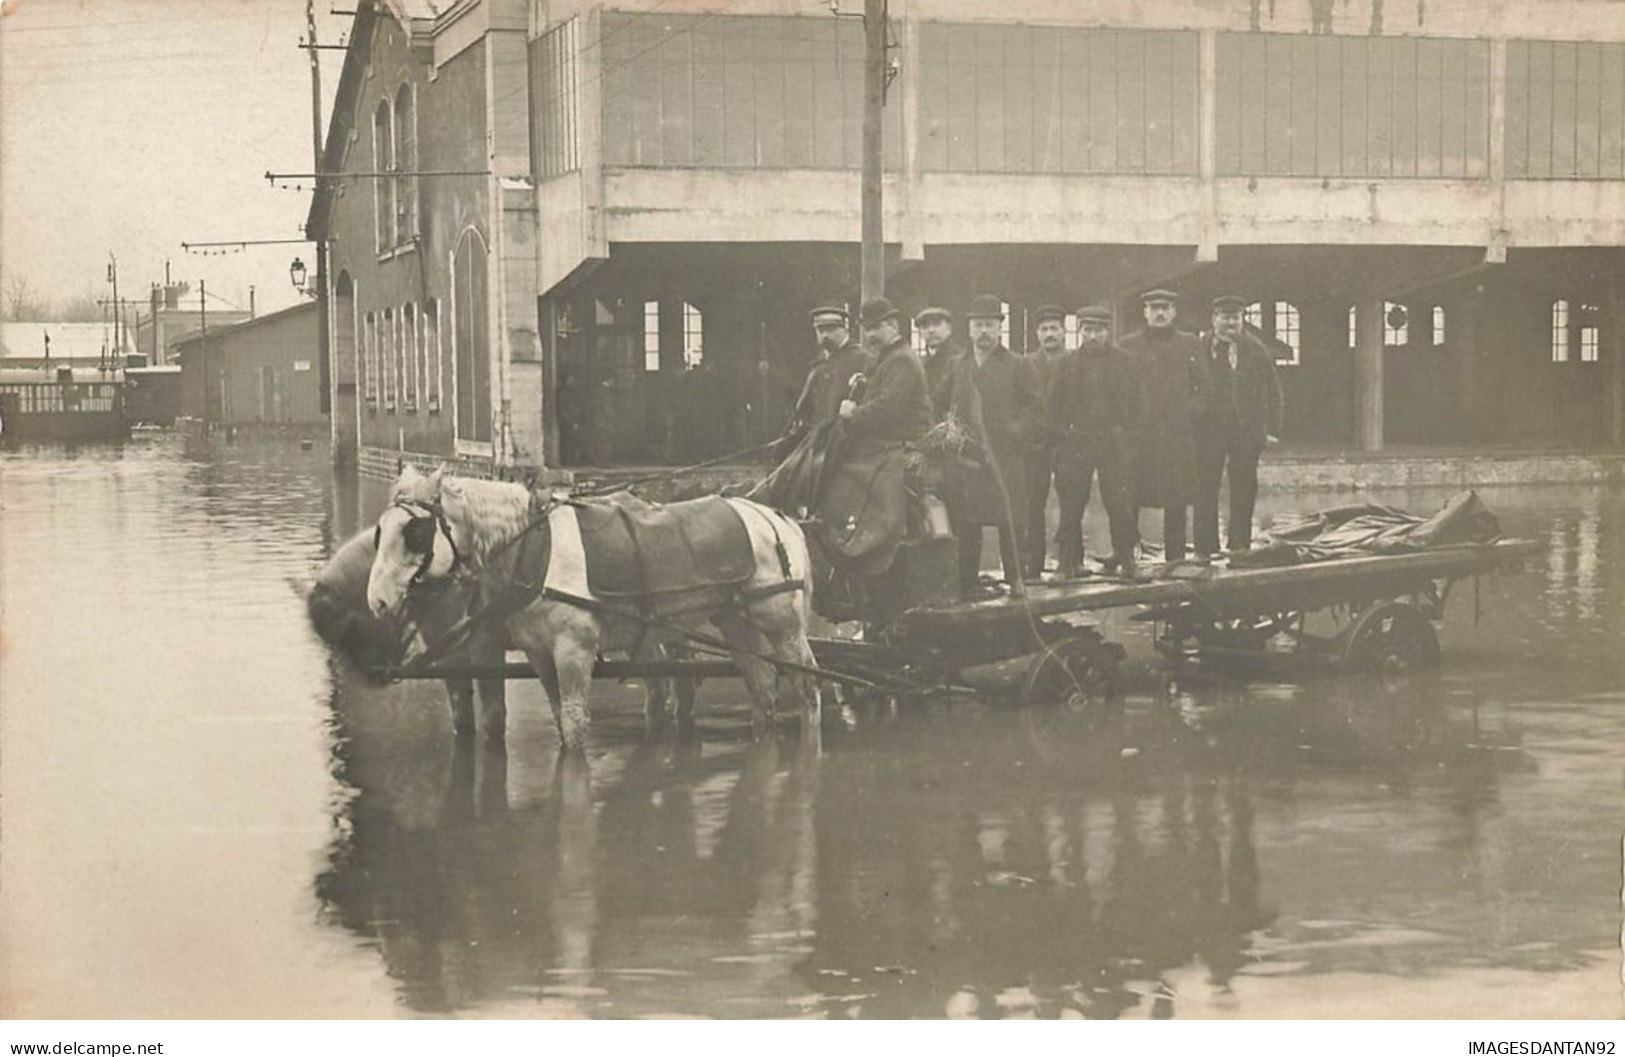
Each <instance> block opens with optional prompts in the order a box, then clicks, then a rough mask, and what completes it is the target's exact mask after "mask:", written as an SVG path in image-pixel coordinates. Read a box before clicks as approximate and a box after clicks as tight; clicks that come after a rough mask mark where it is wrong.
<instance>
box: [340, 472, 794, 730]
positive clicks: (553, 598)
mask: <svg viewBox="0 0 1625 1057" xmlns="http://www.w3.org/2000/svg"><path fill="white" fill-rule="evenodd" d="M726 502H727V503H728V504H729V505H730V506H732V507H733V508H734V510H735V511H736V512H737V513H738V515H739V517H740V520H741V521H743V523H744V525H745V529H746V532H747V533H748V536H749V540H750V546H751V550H752V558H753V565H752V569H753V571H752V572H751V574H750V576H749V578H748V579H747V580H745V581H744V582H743V583H741V584H738V585H733V586H705V587H694V588H688V589H684V590H680V591H671V592H667V593H663V594H659V595H652V596H643V597H640V598H638V599H637V600H635V602H629V601H624V600H620V599H615V600H609V601H605V600H603V599H599V598H597V597H596V596H594V595H593V593H592V591H591V588H590V587H589V585H588V583H587V561H586V552H585V550H584V548H583V545H582V541H581V533H580V531H579V527H578V525H577V522H576V509H575V507H574V506H572V505H571V504H569V503H553V504H548V505H546V506H545V507H543V508H538V507H537V505H536V504H535V503H534V501H533V495H532V493H531V491H530V490H529V489H527V488H526V487H525V486H523V485H518V484H507V483H502V482H495V481H482V480H476V479H472V478H458V477H445V476H443V472H442V471H441V470H436V471H435V472H434V473H432V474H427V475H426V474H422V473H419V472H417V471H416V470H415V469H413V468H412V467H410V466H408V467H406V468H405V469H404V470H402V472H401V476H400V478H399V480H397V481H396V482H395V487H394V490H393V491H392V492H391V495H390V505H389V506H388V507H387V508H386V509H385V510H384V513H383V515H382V516H381V517H379V519H378V532H377V545H378V553H377V556H376V557H375V558H374V559H373V564H372V574H371V577H370V578H369V580H368V583H367V603H368V605H370V606H371V607H372V611H373V612H374V613H377V614H379V615H380V616H387V615H390V614H392V613H394V612H396V611H397V610H398V609H399V608H400V607H401V606H402V605H403V604H404V603H405V600H406V597H407V595H408V594H410V593H411V592H412V591H413V589H414V588H415V587H416V586H417V585H419V584H422V583H425V582H427V581H432V580H438V579H443V578H445V577H448V576H457V575H462V576H472V577H474V578H476V579H477V581H478V583H479V586H480V588H481V590H482V591H483V593H484V595H485V597H486V598H487V599H489V600H492V604H499V605H502V606H503V608H504V610H505V611H506V615H505V616H502V618H501V619H502V620H503V623H504V624H505V626H506V629H507V636H508V641H509V643H510V644H512V645H513V646H514V647H515V648H517V649H519V650H522V651H523V652H524V653H525V655H526V657H528V658H529V660H530V663H531V667H533V668H534V669H535V671H536V675H537V677H538V678H540V679H541V682H542V687H543V689H544V690H545V691H546V692H547V697H548V702H549V703H550V704H551V705H552V707H553V718H554V720H555V721H556V722H557V724H558V730H559V740H560V743H561V745H562V747H563V748H565V749H579V748H580V747H581V746H582V745H583V743H584V742H585V739H586V736H587V726H588V716H587V694H588V689H589V688H590V686H591V684H592V677H593V668H594V666H595V664H596V662H597V658H598V656H599V655H600V654H604V653H611V652H618V651H627V650H632V649H634V648H638V647H639V646H640V645H641V646H643V647H647V646H649V645H651V644H654V643H664V642H672V643H676V644H682V643H683V642H685V641H691V640H689V639H688V636H689V635H696V634H697V635H702V636H714V635H715V634H716V633H720V635H721V639H722V640H723V642H724V643H725V645H726V648H727V650H728V652H729V654H730V655H731V656H732V658H733V661H734V663H735V664H736V665H737V666H738V668H739V672H740V674H741V675H742V676H743V677H744V680H745V685H746V688H747V689H748V690H749V692H750V696H751V701H752V704H753V705H754V726H755V728H756V731H757V733H758V735H760V734H761V733H763V732H765V731H766V730H767V728H768V727H769V725H770V724H771V723H772V721H773V718H774V713H775V711H776V709H777V705H778V696H779V679H780V676H781V675H783V676H785V677H786V679H787V681H788V682H789V683H790V685H791V686H792V687H793V689H794V691H795V693H796V695H797V696H798V697H799V699H800V706H801V719H802V728H803V736H804V737H807V738H809V739H812V738H817V736H818V730H819V722H820V718H821V717H820V712H821V709H820V704H819V697H818V687H817V679H816V677H815V676H814V674H813V669H814V668H815V667H816V663H817V662H816V661H815V660H814V658H813V653H812V647H811V646H810V645H809V644H808V642H807V615H808V612H809V611H810V604H809V587H808V585H809V584H810V583H811V566H810V563H809V559H808V555H807V542H806V539H805V537H804V536H803V535H802V532H801V529H800V527H799V526H797V525H796V523H795V522H793V521H791V520H790V519H788V518H786V517H784V516H783V515H782V514H779V513H778V512H776V511H774V510H772V509H770V508H768V507H765V506H762V505H760V504H759V503H753V502H751V501H750V500H748V499H733V498H730V499H728V500H726ZM538 554H539V555H541V556H542V557H541V558H540V565H539V567H534V566H535V563H536V561H537V558H536V556H537V555H538ZM521 577H523V578H524V579H526V580H527V581H531V582H528V583H525V584H518V583H516V580H518V579H519V578H521ZM539 588H546V589H547V590H546V591H545V592H542V591H540V590H537V589H539ZM576 599H579V600H581V602H576V601H573V600H576ZM634 608H635V609H636V610H637V612H638V615H637V616H633V615H630V614H632V612H633V610H634ZM640 655H646V654H642V653H640ZM685 705H686V702H685V701H684V700H683V699H682V698H681V697H680V698H679V707H685ZM679 719H682V717H679Z"/></svg>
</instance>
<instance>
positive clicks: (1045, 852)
mask: <svg viewBox="0 0 1625 1057" xmlns="http://www.w3.org/2000/svg"><path fill="white" fill-rule="evenodd" d="M1146 689H1147V690H1148V691H1149V692H1147V693H1145V694H1141V695H1136V696H1134V697H1132V698H1131V699H1130V700H1129V701H1128V702H1127V703H1126V704H1125V707H1124V708H1123V710H1122V711H1121V712H1120V713H1119V715H1118V716H1117V717H1116V718H1115V721H1114V722H1112V723H1109V724H1106V725H1105V727H1104V729H1103V728H1102V725H1101V724H1099V723H1098V722H1093V721H1088V720H1086V719H1085V718H1084V717H1069V716H1068V715H1067V714H1065V713H1060V712H1056V711H1050V712H1048V713H1045V712H1038V711H1034V710H1013V711H1012V710H1003V709H996V708H991V707H985V706H982V705H980V704H978V703H974V702H968V701H958V702H953V703H947V704H941V703H939V704H936V705H932V706H927V707H915V708H913V709H911V710H905V711H902V712H898V713H893V712H890V711H887V710H873V711H870V712H867V713H865V714H866V715H867V716H869V721H868V722H867V723H866V724H864V725H860V726H859V727H858V729H856V730H852V731H848V732H846V733H845V734H844V735H842V736H841V737H840V739H839V740H838V741H837V742H836V743H835V744H834V745H832V746H829V751H828V752H826V753H825V754H823V755H819V754H817V753H814V752H811V751H807V750H803V749H802V748H801V747H800V744H799V742H798V741H797V740H796V739H793V738H788V739H783V740H779V741H766V742H762V743H758V744H749V743H742V742H724V743H719V744H706V745H701V744H699V743H697V742H687V743H659V744H655V743H631V744H627V743H607V744H601V745H600V747H599V750H598V751H597V753H596V754H595V755H593V756H592V757H591V758H590V759H588V758H580V757H563V758H560V757H558V756H557V755H556V754H554V753H552V752H547V751H544V752H542V753H541V754H540V756H539V758H537V759H530V760H528V762H527V763H526V765H525V769H526V770H527V771H529V772H531V774H530V777H529V778H527V779H524V780H523V781H516V780H515V777H514V775H513V774H512V773H510V766H509V763H508V760H507V757H505V756H504V754H503V750H502V749H501V748H500V747H490V746H482V747H474V746H470V745H466V744H465V745H459V744H456V743H454V742H451V741H450V740H448V739H443V738H436V737H433V736H425V734H424V732H423V731H417V732H413V731H404V732H403V731H400V730H391V729H386V728H384V727H377V726H375V727H374V728H372V729H364V728H361V727H357V728H354V729H348V730H346V729H344V727H343V724H342V721H341V729H340V742H339V748H338V750H337V752H336V754H335V763H334V766H335V771H336V773H337V775H338V777H339V778H340V779H341V780H343V781H344V782H345V783H346V784H348V785H350V786H353V787H354V788H355V790H356V793H355V795H354V796H353V797H352V798H350V799H348V800H347V801H345V802H344V803H343V804H342V805H341V810H340V812H339V814H338V816H337V818H336V822H335V828H334V832H335V834H336V836H335V840H334V843H333V847H332V849H331V852H330V855H329V862H328V866H327V868H326V869H325V870H324V872H323V874H322V875H321V877H320V878H319V879H318V882H317V890H318V892H319V894H320V896H321V899H322V900H323V902H324V905H326V906H327V907H328V908H329V911H330V913H331V915H332V919H333V920H334V921H335V922H337V923H338V924H339V925H341V926H342V927H343V928H345V929H347V930H349V931H350V932H352V933H354V934H356V935H358V936H360V937H363V938H364V939H365V940H366V941H367V942H368V943H370V944H372V945H375V946H376V948H377V950H378V951H379V954H380V956H381V957H382V959H383V961H384V964H385V965H386V966H387V970H388V972H389V974H390V976H391V977H392V978H394V979H395V980H397V981H398V982H399V986H400V998H401V1001H402V1002H403V1003H404V1004H405V1005H406V1006H407V1007H408V1008H410V1009H412V1010H416V1011H419V1012H440V1013H444V1012H453V1011H457V1010H464V1009H473V1010H482V1011H485V1012H494V1013H497V1014H500V1015H612V1016H625V1015H639V1014H648V1015H670V1014H695V1013H699V1014H708V1015H736V1016H763V1015H769V1016H782V1015H791V1014H798V1015H801V1014H813V1015H835V1016H865V1017H899V1016H945V1015H959V1016H967V1015H974V1016H1057V1015H1076V1016H1085V1017H1118V1016H1125V1015H1132V1016H1152V1017H1157V1016H1172V1015H1176V1014H1177V1013H1178V1012H1179V1010H1180V1008H1181V1003H1182V1002H1184V1001H1186V1000H1187V999H1189V997H1190V995H1191V990H1192V988H1193V987H1194V988H1197V989H1198V990H1199V991H1200V995H1201V1000H1202V1002H1204V1003H1208V1004H1211V1003H1215V1002H1217V1003H1219V1004H1221V1005H1222V1004H1223V1002H1224V1001H1226V999H1225V996H1226V995H1229V994H1230V993H1231V985H1232V982H1233V980H1234V978H1235V977H1236V975H1237V974H1238V973H1254V974H1257V973H1260V972H1262V973H1263V974H1269V973H1272V972H1277V971H1281V972H1288V973H1291V972H1298V971H1305V970H1307V969H1308V968H1309V967H1311V966H1313V967H1314V968H1316V970H1317V971H1333V970H1335V968H1336V966H1337V964H1338V957H1339V954H1338V953H1337V952H1341V951H1343V950H1344V945H1343V944H1342V941H1344V940H1348V939H1349V937H1350V936H1358V937H1362V938H1360V939H1357V940H1355V941H1354V942H1353V944H1352V949H1359V948H1360V946H1361V944H1362V943H1365V942H1369V941H1370V937H1371V936H1372V935H1376V936H1378V937H1381V936H1383V935H1386V934H1387V933H1384V932H1383V931H1382V930H1383V929H1384V928H1386V927H1387V926H1386V925H1384V924H1382V923H1372V924H1369V925H1367V926H1361V925H1348V926H1345V927H1344V929H1343V932H1342V933H1340V934H1339V936H1338V937H1334V938H1333V939H1328V937H1326V936H1324V935H1322V936H1319V937H1318V939H1319V940H1320V941H1322V942H1325V943H1328V944H1329V947H1328V948H1327V949H1329V950H1331V951H1333V952H1334V953H1333V955H1332V956H1331V957H1330V958H1324V957H1322V958H1321V960H1319V961H1316V960H1314V959H1311V960H1308V961H1306V960H1304V959H1303V958H1302V954H1303V951H1302V949H1301V948H1302V947H1303V943H1302V942H1295V943H1286V942H1284V941H1283V940H1282V939H1281V938H1280V937H1281V936H1285V935H1296V932H1295V930H1294V929H1291V928H1288V929H1283V930H1279V934H1278V935H1276V936H1271V935H1270V934H1269V932H1268V930H1269V929H1270V927H1271V925H1272V923H1275V922H1276V920H1277V914H1278V911H1277V900H1278V897H1277V899H1272V898H1271V897H1270V895H1269V892H1268V889H1269V883H1270V878H1269V875H1268V870H1267V860H1268V857H1267V856H1265V855H1261V853H1260V846H1259V840H1258V837H1257V835H1256V822H1255V819H1256V817H1257V813H1258V812H1257V806H1256V804H1257V801H1258V799H1259V797H1260V796H1261V795H1262V796H1263V797H1264V799H1265V801H1266V802H1267V803H1269V804H1270V805H1271V806H1272V808H1276V809H1278V808H1280V807H1281V806H1282V805H1285V806H1286V808H1287V810H1288V812H1289V814H1290V812H1291V811H1292V808H1293V803H1294V800H1295V798H1296V797H1297V796H1298V794H1299V793H1300V792H1303V793H1304V794H1305V795H1306V797H1311V798H1312V797H1314V796H1315V795H1317V787H1318V786H1319V785H1321V784H1322V783H1323V782H1324V781H1325V780H1326V777H1327V776H1328V775H1335V774H1338V773H1344V774H1349V775H1354V776H1364V775H1376V776H1378V780H1379V781H1380V782H1381V783H1382V784H1383V786H1384V789H1385V792H1384V796H1386V797H1389V798H1392V799H1393V800H1395V801H1396V802H1398V803H1403V802H1404V801H1405V800H1407V799H1409V798H1414V797H1417V796H1426V797H1429V798H1430V799H1436V800H1438V801H1439V802H1440V803H1442V804H1445V805H1448V813H1449V821H1448V822H1447V823H1444V824H1443V825H1442V826H1441V827H1440V831H1439V832H1438V833H1437V834H1435V835H1434V836H1425V835H1424V838H1423V842H1424V843H1429V842H1433V841H1438V842H1442V843H1445V844H1448V845H1450V846H1454V847H1476V846H1477V845H1478V844H1479V843H1481V841H1480V836H1481V834H1478V833H1477V822H1476V820H1477V818H1478V816H1479V815H1480V814H1481V813H1482V812H1483V811H1485V810H1486V808H1487V806H1488V805H1491V804H1493V803H1494V801H1495V791H1496V785H1497V782H1498V780H1499V777H1500V776H1501V775H1503V774H1505V773H1508V772H1509V771H1510V772H1512V773H1516V772H1518V771H1520V770H1523V769H1526V768H1527V767H1528V766H1529V763H1528V760H1527V759H1526V758H1525V757H1524V755H1523V754H1522V753H1521V752H1520V751H1519V749H1518V745H1517V735H1516V732H1515V731H1511V730H1507V729H1503V728H1502V727H1501V726H1500V725H1499V724H1498V723H1497V722H1496V721H1495V720H1494V718H1493V717H1486V716H1485V715H1483V714H1482V713H1481V712H1480V711H1479V710H1477V709H1474V708H1471V707H1453V706H1451V705H1450V704H1448V703H1447V702H1446V700H1445V695H1443V694H1441V692H1440V687H1439V686H1438V684H1437V682H1436V681H1426V680H1424V681H1418V682H1416V683H1412V684H1407V685H1404V686H1401V687H1394V686H1382V685H1378V684H1375V683H1367V682H1361V681H1349V680H1330V681H1323V682H1320V683H1311V684H1307V685H1304V686H1270V685H1257V686H1252V687H1248V686H1246V685H1244V684H1240V683H1236V682H1231V681H1226V680H1222V679H1190V678H1184V679H1178V680H1163V679H1158V680H1155V681H1153V682H1152V683H1151V685H1150V686H1149V687H1147V688H1146ZM626 707H627V709H628V710H630V709H631V708H632V707H633V706H631V705H630V704H628V705H627V706H626ZM535 748H538V749H545V746H535ZM512 751H515V752H520V751H524V750H523V748H522V747H517V746H516V747H515V748H514V749H513V750H512ZM1360 781H1362V782H1364V781H1366V780H1365V779H1363V778H1362V779H1360ZM516 790H522V792H519V793H517V795H516ZM1335 814H1336V812H1335V811H1333V812H1329V813H1328V815H1327V816H1324V817H1321V818H1319V819H1317V823H1316V824H1317V825H1321V826H1326V827H1328V828H1327V830H1326V832H1325V833H1324V834H1322V836H1325V837H1328V838H1329V842H1330V843H1332V844H1337V843H1341V842H1344V841H1350V840H1352V841H1353V842H1354V843H1356V844H1366V843H1370V842H1373V841H1375V842H1376V843H1375V844H1373V846H1372V850H1373V851H1379V850H1380V843H1381V839H1382V834H1381V833H1380V832H1377V831H1373V830H1372V829H1371V828H1370V827H1366V826H1364V825H1363V823H1362V822H1361V821H1360V820H1359V819H1358V818H1353V819H1349V818H1345V819H1338V818H1336V817H1335ZM1289 828H1290V827H1289ZM1270 839H1271V840H1272V841H1273V840H1279V839H1281V834H1280V832H1279V831H1277V832H1274V833H1272V834H1271V837H1270ZM1402 839H1403V838H1402ZM1289 840H1290V841H1291V842H1292V843H1294V844H1295V845H1297V846H1299V847H1302V846H1304V845H1306V844H1312V843H1315V838H1314V836H1313V834H1312V832H1311V835H1309V836H1308V837H1306V836H1305V834H1304V833H1303V832H1296V833H1292V834H1291V836H1290V837H1289ZM1485 843H1487V841H1486V842H1485ZM1289 857H1290V856H1289ZM1298 880H1299V881H1302V880H1303V879H1302V878H1299V879H1298ZM1310 883H1311V885H1313V884H1314V883H1315V882H1310ZM1295 895H1298V896H1301V895H1302V893H1301V892H1297V893H1295ZM1361 898H1362V896H1361V894H1360V892H1359V891H1358V889H1356V891H1354V892H1351V893H1349V894H1348V905H1346V906H1344V907H1343V908H1342V912H1341V913H1339V914H1332V913H1317V914H1316V915H1314V919H1315V920H1320V919H1326V920H1339V919H1343V918H1344V917H1345V916H1346V919H1347V920H1348V921H1350V922H1358V921H1360V920H1362V916H1361V914H1360V913H1359V911H1358V910H1357V907H1358V905H1359V903H1360V900H1361ZM1261 941H1262V944H1261ZM1304 942H1308V941H1304ZM1314 949H1317V950H1319V949H1321V948H1314ZM1453 956H1456V957H1459V956H1460V954H1459V952H1456V953H1455V954H1454V955H1453ZM1261 967H1262V969H1261ZM1193 971H1194V973H1195V975H1194V976H1193V975H1192V973H1193Z"/></svg>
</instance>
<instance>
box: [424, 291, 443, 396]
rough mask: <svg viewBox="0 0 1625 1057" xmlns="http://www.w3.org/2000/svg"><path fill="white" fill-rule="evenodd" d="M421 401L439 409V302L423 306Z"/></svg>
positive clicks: (431, 302)
mask: <svg viewBox="0 0 1625 1057" xmlns="http://www.w3.org/2000/svg"><path fill="white" fill-rule="evenodd" d="M423 403H424V405H425V406H426V407H428V409H429V410H430V411H439V410H440V302H438V301H430V302H428V303H427V304H425V305H424V306H423Z"/></svg>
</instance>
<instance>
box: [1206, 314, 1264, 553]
mask: <svg viewBox="0 0 1625 1057" xmlns="http://www.w3.org/2000/svg"><path fill="white" fill-rule="evenodd" d="M1246 305H1247V303H1246V301H1244V300H1243V299H1242V298H1239V297H1220V298H1216V299H1215V300H1214V301H1213V332H1212V333H1211V334H1210V335H1209V336H1208V338H1207V340H1206V341H1204V342H1203V343H1202V344H1203V349H1202V354H1201V356H1200V357H1199V358H1198V361H1197V362H1198V367H1199V370H1198V372H1197V378H1198V393H1197V412H1196V475H1197V484H1196V511H1195V524H1194V525H1193V527H1192V533H1193V535H1194V536H1195V540H1194V542H1195V544H1196V554H1197V557H1199V558H1204V559H1206V558H1212V557H1213V556H1214V555H1215V554H1217V553H1218V550H1219V484H1220V481H1221V479H1222V478H1223V477H1224V475H1225V472H1226V468H1227V467H1228V470H1229V474H1230V531H1229V544H1230V550H1232V551H1245V550H1247V549H1249V548H1251V547H1252V545H1253V508H1254V505H1255V504H1256V503H1257V501H1258V457H1259V456H1260V455H1261V454H1263V451H1264V447H1265V445H1267V444H1273V443H1275V441H1276V438H1277V437H1278V436H1279V435H1280V432H1281V416H1282V413H1283V406H1284V405H1283V401H1282V397H1281V381H1280V378H1279V377H1278V376H1277V375H1276V373H1275V357H1274V356H1273V355H1271V354H1270V351H1269V349H1267V348H1265V346H1264V343H1263V342H1261V341H1259V340H1258V338H1256V337H1255V336H1253V335H1252V334H1249V333H1247V330H1246V327H1245V326H1244V325H1243V323H1242V313H1243V311H1244V310H1245V309H1246Z"/></svg>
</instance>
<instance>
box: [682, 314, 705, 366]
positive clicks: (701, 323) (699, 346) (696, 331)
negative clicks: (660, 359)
mask: <svg viewBox="0 0 1625 1057" xmlns="http://www.w3.org/2000/svg"><path fill="white" fill-rule="evenodd" d="M704 336H705V316H704V314H703V313H701V312H700V310H699V309H697V308H695V307H694V306H693V305H691V304H689V303H688V302H686V301H685V302H684V303H683V368H684V369H685V370H693V369H694V368H696V367H698V366H699V365H700V364H701V363H702V362H703V361H704V359H705V342H704V340H703V339H704Z"/></svg>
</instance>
